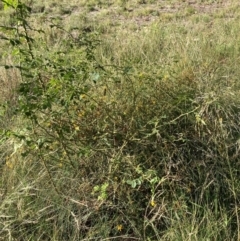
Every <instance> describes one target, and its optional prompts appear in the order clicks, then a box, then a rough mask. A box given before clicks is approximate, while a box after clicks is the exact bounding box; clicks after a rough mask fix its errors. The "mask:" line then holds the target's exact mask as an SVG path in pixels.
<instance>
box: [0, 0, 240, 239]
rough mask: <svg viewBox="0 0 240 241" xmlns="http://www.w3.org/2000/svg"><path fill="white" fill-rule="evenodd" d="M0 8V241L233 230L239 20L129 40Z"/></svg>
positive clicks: (161, 29) (213, 234)
mask: <svg viewBox="0 0 240 241" xmlns="http://www.w3.org/2000/svg"><path fill="white" fill-rule="evenodd" d="M1 4H2V8H4V12H5V14H6V16H10V17H9V19H8V21H5V22H3V23H2V24H1V25H2V26H1V35H0V37H1V46H2V50H1V54H2V57H1V64H2V65H1V76H2V77H3V75H4V74H5V75H8V76H10V78H9V79H8V82H4V81H2V83H1V85H2V86H1V89H2V90H1V93H2V96H0V101H1V103H0V104H1V109H0V131H1V132H0V135H1V139H0V159H1V160H0V161H1V167H0V173H1V182H0V194H1V195H0V240H18V241H20V240H24V241H25V240H146V241H147V240H149V241H150V240H151V241H153V240H184V241H185V240H238V239H239V238H240V220H239V208H240V206H239V205H240V204H239V203H240V179H239V176H240V169H239V164H240V162H239V160H240V155H239V153H240V152H239V151H240V125H239V111H240V101H239V94H240V93H239V90H240V86H239V80H238V76H239V73H240V71H239V49H240V48H239V47H240V45H239V43H240V42H239V36H238V33H237V23H236V22H230V23H226V24H229V25H228V26H221V24H219V23H218V24H219V25H217V24H216V26H217V27H218V28H219V30H220V29H221V30H222V31H223V32H222V33H220V32H219V33H217V30H216V32H214V30H212V32H211V33H210V34H209V36H210V35H211V36H210V37H209V36H205V35H204V33H203V34H202V35H201V32H199V30H196V31H197V32H198V33H199V35H198V36H197V37H196V38H198V39H197V40H196V39H194V36H191V35H192V33H189V32H187V31H188V27H185V28H184V27H178V26H176V24H175V22H174V23H173V24H172V25H171V24H169V23H161V22H160V23H158V24H156V25H153V26H152V27H149V29H150V30H149V32H147V35H148V37H147V38H145V36H146V32H140V33H138V35H136V36H134V35H129V39H127V40H126V39H124V38H125V37H126V36H122V37H123V38H122V41H123V40H125V41H127V43H125V44H126V45H127V44H128V45H127V46H126V48H125V49H124V43H123V42H122V41H119V39H118V41H115V42H114V40H113V39H111V38H110V37H109V39H106V38H105V35H104V34H106V33H105V32H104V31H103V33H101V31H88V30H89V29H88V28H80V27H79V28H77V27H74V28H69V29H66V28H65V27H64V26H63V25H62V23H61V20H60V19H58V18H52V20H51V21H45V19H43V18H42V19H41V18H40V20H41V21H43V22H40V21H39V22H36V21H37V20H35V19H34V17H33V15H32V14H33V9H34V3H32V4H31V3H30V2H29V1H17V0H1ZM2 11H3V10H2ZM192 31H194V30H192ZM224 31H228V34H229V36H227V35H226V32H224ZM174 34H175V35H174ZM218 34H219V35H218ZM220 35H221V36H223V38H226V40H225V41H222V39H221V38H222V37H221V38H220V37H219V36H220ZM219 39H220V40H219ZM187 40H188V41H189V42H187ZM218 40H219V42H218ZM134 41H136V42H134ZM121 44H122V45H121Z"/></svg>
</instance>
